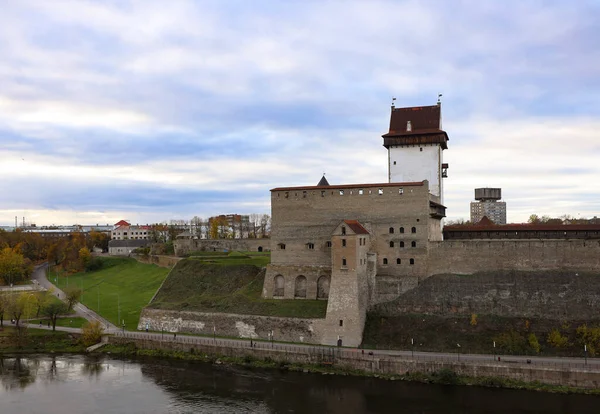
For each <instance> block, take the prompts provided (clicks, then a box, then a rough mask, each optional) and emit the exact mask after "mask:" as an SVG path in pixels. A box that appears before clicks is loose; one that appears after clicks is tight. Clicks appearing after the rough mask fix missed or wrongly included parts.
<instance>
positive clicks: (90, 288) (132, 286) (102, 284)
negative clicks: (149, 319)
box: [48, 257, 169, 330]
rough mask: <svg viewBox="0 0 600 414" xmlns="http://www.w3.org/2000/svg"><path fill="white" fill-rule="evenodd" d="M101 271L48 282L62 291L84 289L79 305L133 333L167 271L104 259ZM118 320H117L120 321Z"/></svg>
mask: <svg viewBox="0 0 600 414" xmlns="http://www.w3.org/2000/svg"><path fill="white" fill-rule="evenodd" d="M101 259H102V261H103V268H102V269H100V270H97V271H94V272H88V273H77V274H74V275H70V276H66V275H61V274H59V276H58V277H57V276H56V274H55V272H54V271H50V274H49V275H48V278H49V279H50V280H51V281H52V283H55V284H57V286H58V287H59V288H61V289H63V288H66V287H67V285H68V286H76V287H79V288H82V289H83V296H82V299H81V302H82V303H83V304H84V305H86V306H87V307H89V308H90V309H92V310H94V311H95V312H97V313H99V314H100V315H102V316H103V317H104V318H106V319H108V320H109V321H111V322H112V323H114V324H115V325H118V326H121V324H122V322H123V321H125V329H130V330H135V329H137V324H138V321H139V319H140V312H141V311H142V308H143V307H144V306H146V305H147V304H148V302H149V301H150V299H151V298H152V296H153V295H154V293H155V292H156V290H157V289H158V287H159V286H160V284H161V283H162V281H163V280H164V278H165V277H166V276H167V273H168V272H169V269H166V268H162V267H158V266H156V265H152V264H145V263H140V262H138V261H136V260H135V259H130V258H116V257H103V258H101ZM119 316H120V320H119Z"/></svg>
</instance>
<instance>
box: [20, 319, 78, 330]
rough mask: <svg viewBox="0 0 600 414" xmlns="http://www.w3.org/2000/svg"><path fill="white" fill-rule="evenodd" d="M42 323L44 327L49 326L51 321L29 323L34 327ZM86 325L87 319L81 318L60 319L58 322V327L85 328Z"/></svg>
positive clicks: (42, 320)
mask: <svg viewBox="0 0 600 414" xmlns="http://www.w3.org/2000/svg"><path fill="white" fill-rule="evenodd" d="M40 321H41V322H42V325H43V326H47V325H48V322H49V321H50V320H49V319H33V320H31V321H28V323H30V324H33V325H39V324H40ZM86 323H87V319H85V318H80V317H72V318H58V319H57V320H56V326H66V327H68V328H83V325H85V324H86ZM50 326H52V323H50Z"/></svg>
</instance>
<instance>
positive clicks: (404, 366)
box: [109, 336, 600, 389]
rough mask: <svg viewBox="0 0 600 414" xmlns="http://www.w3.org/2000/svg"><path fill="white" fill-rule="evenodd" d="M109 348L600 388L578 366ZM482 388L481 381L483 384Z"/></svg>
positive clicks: (286, 350) (264, 346) (192, 344)
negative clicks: (450, 373)
mask: <svg viewBox="0 0 600 414" xmlns="http://www.w3.org/2000/svg"><path fill="white" fill-rule="evenodd" d="M109 342H110V344H114V345H130V344H134V345H135V346H136V347H137V348H141V349H148V350H158V351H166V352H179V353H181V352H189V353H194V354H207V355H212V356H216V357H219V356H224V357H231V358H241V359H246V360H259V361H279V362H281V363H283V364H305V365H312V366H319V365H320V366H322V365H326V366H331V367H333V368H335V369H338V370H342V371H343V370H345V371H348V372H353V373H357V374H358V373H363V374H368V375H385V376H396V375H397V376H409V377H410V375H411V374H434V373H439V372H454V373H456V374H458V375H459V376H466V377H472V378H480V379H488V380H489V384H490V385H494V386H499V385H501V384H503V383H505V382H508V383H510V382H511V381H513V382H515V383H520V384H523V383H536V382H537V383H543V384H550V385H554V386H568V387H576V388H580V389H594V388H597V387H598V385H599V384H600V371H593V370H590V369H586V367H585V366H584V365H583V364H580V365H578V366H574V365H572V366H568V367H564V366H563V367H559V366H552V367H549V366H535V365H534V364H531V365H525V364H517V363H515V364H510V363H500V362H498V363H496V362H493V361H490V362H477V363H465V362H460V361H452V360H449V359H439V360H419V359H412V358H398V357H382V356H375V355H368V354H362V353H360V352H358V350H350V349H341V348H328V347H305V348H301V349H300V348H298V347H295V346H285V345H281V344H278V346H277V347H276V348H270V345H269V344H268V343H259V344H257V345H258V347H250V344H249V343H248V344H247V345H245V346H236V345H233V344H232V343H231V342H230V341H222V340H217V339H216V340H214V341H211V340H204V341H200V342H199V341H198V339H197V338H179V340H177V341H170V340H165V341H161V340H158V339H148V338H142V337H137V338H136V337H135V336H129V337H121V336H116V337H110V338H109ZM483 383H485V382H483Z"/></svg>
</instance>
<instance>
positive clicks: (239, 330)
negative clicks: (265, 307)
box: [138, 308, 323, 343]
mask: <svg viewBox="0 0 600 414" xmlns="http://www.w3.org/2000/svg"><path fill="white" fill-rule="evenodd" d="M146 325H147V326H148V329H149V330H151V331H163V330H164V331H165V332H171V333H173V332H188V333H195V334H202V335H213V328H214V329H215V331H216V335H217V336H225V337H234V338H261V339H265V340H268V339H269V333H270V332H271V331H273V337H274V338H275V340H276V341H286V342H307V343H320V341H321V336H322V325H323V320H322V319H300V318H277V317H271V316H258V315H237V314H230V313H204V312H183V311H169V310H161V309H148V308H145V309H144V310H142V314H141V316H140V322H139V324H138V329H139V330H144V329H146Z"/></svg>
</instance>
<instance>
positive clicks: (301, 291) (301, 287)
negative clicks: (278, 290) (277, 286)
mask: <svg viewBox="0 0 600 414" xmlns="http://www.w3.org/2000/svg"><path fill="white" fill-rule="evenodd" d="M294 297H295V298H306V277H304V276H302V275H300V276H298V277H297V278H296V283H295V286H294Z"/></svg>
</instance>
